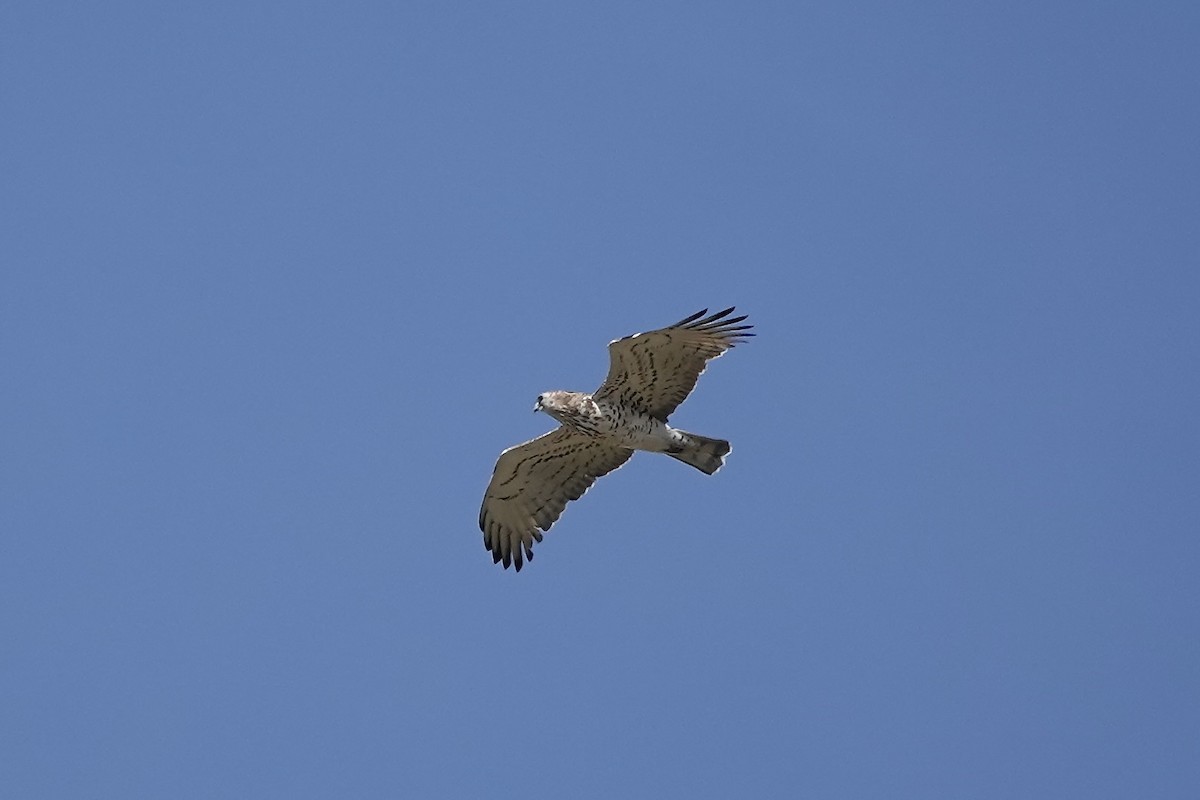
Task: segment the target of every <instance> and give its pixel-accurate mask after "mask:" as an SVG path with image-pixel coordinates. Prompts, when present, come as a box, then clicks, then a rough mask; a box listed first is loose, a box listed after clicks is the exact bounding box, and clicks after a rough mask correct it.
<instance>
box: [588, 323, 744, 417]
mask: <svg viewBox="0 0 1200 800" xmlns="http://www.w3.org/2000/svg"><path fill="white" fill-rule="evenodd" d="M732 311H733V307H732V306H731V307H730V308H727V309H725V310H724V311H719V312H717V313H716V314H713V315H712V316H708V317H705V316H704V315H705V314H707V313H708V309H707V308H706V309H704V310H703V311H700V312H698V313H696V314H692V315H691V316H690V317H688V318H687V319H681V320H680V321H679V322H676V323H675V324H674V325H670V326H668V327H666V328H662V329H660V330H657V331H649V332H647V333H636V334H634V335H633V336H626V337H625V338H624V339H617V340H615V341H612V342H609V343H608V355H609V360H610V366H609V368H608V377H606V378H605V379H604V383H603V384H601V386H600V388H599V389H597V390H596V393H595V394H594V395H593V397H595V399H597V400H607V401H608V402H612V403H619V404H620V405H622V406H627V407H632V408H635V409H637V410H640V411H644V412H646V413H647V414H649V415H650V416H652V417H655V418H657V419H660V420H663V421H665V420H666V418H667V415H668V414H670V413H671V412H672V411H674V410H675V409H676V408H677V407H678V406H679V404H680V403H682V402H683V400H684V398H686V397H687V396H688V395H689V394H691V391H692V389H694V388H696V381H697V380H698V379H699V377H700V373H702V372H704V366H705V364H706V363H708V361H709V360H710V359H713V358H716V357H717V356H719V355H721V354H723V353H724V352H725V351H726V350H728V349H729V348H731V347H733V346H734V345H736V344H739V343H740V342H742V341H744V340H745V337H747V336H753V335H754V334H753V333H746V331H748V330H750V329H751V328H752V327H754V326H753V325H738V324H737V323H739V322H741V321H742V320H744V319H746V317H745V315H743V316H740V317H732V318H727V317H729V314H730V313H732Z"/></svg>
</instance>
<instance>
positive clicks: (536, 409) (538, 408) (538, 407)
mask: <svg viewBox="0 0 1200 800" xmlns="http://www.w3.org/2000/svg"><path fill="white" fill-rule="evenodd" d="M541 410H542V401H541V400H538V401H537V402H536V403H534V404H533V413H535V414H536V413H537V412H539V411H541Z"/></svg>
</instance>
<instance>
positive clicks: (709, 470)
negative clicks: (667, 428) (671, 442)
mask: <svg viewBox="0 0 1200 800" xmlns="http://www.w3.org/2000/svg"><path fill="white" fill-rule="evenodd" d="M674 433H675V434H677V435H678V436H679V445H678V448H677V449H676V448H672V449H671V450H668V451H667V455H669V456H670V457H671V458H676V459H679V460H680V461H682V462H683V463H685V464H691V465H692V466H693V467H695V468H696V469H698V470H700V471H701V472H703V473H704V474H706V475H712V474H713V473H714V472H716V471H717V470H719V469H720V468H721V467H722V465H724V464H725V456H727V455H729V451H730V450H732V449H733V448H731V447H730V446H729V442H727V441H725V440H724V439H709V438H708V437H707V436H697V435H696V434H694V433H688V432H687V431H679V430H677V431H675V432H674Z"/></svg>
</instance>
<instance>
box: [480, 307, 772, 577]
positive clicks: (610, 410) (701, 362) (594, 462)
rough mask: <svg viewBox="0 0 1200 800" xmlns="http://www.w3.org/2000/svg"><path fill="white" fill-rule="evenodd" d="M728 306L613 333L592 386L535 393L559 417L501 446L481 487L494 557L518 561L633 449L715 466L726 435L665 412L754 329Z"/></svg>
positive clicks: (725, 448) (483, 525)
mask: <svg viewBox="0 0 1200 800" xmlns="http://www.w3.org/2000/svg"><path fill="white" fill-rule="evenodd" d="M731 313H733V308H732V307H730V308H727V309H725V310H724V311H719V312H717V313H716V314H712V315H709V316H705V315H706V314H708V309H704V310H703V311H699V312H697V313H695V314H692V315H691V316H690V317H687V318H685V319H681V320H680V321H679V322H676V323H675V324H674V325H669V326H667V327H665V328H660V329H659V330H656V331H648V332H646V333H637V334H634V335H633V336H626V337H625V338H624V339H617V340H615V341H612V342H609V344H608V354H609V361H610V365H609V368H608V376H607V377H606V378H605V379H604V383H603V384H601V385H600V388H599V389H597V390H596V391H595V392H593V393H592V394H584V393H583V392H564V391H552V392H545V393H543V394H540V395H538V398H537V404H536V405H535V406H534V411H544V412H546V413H547V414H549V415H550V416H552V417H554V418H555V419H556V420H558V421H559V422H560V423H562V424H561V425H560V426H559V427H558V428H557V429H555V430H553V431H551V432H550V433H547V434H545V435H544V436H539V437H538V438H536V439H533V440H532V441H528V442H525V443H524V444H519V445H516V446H515V447H510V448H508V449H507V450H505V451H504V452H503V453H501V454H500V460H499V461H497V462H496V469H495V471H494V472H493V473H492V480H491V482H490V483H489V484H488V487H487V492H486V493H485V494H484V496H483V508H482V509H481V510H480V512H479V528H480V530H482V531H483V543H484V546H485V547H486V548H487V549H488V550H490V551H491V553H492V560H493V561H495V562H497V563H500V562H503V564H504V568H505V569H507V568H508V567H509V566H510V565H515V566H516V568H517V571H518V572H519V571H520V570H521V567H522V565H523V564H524V562H525V561H526V560H532V559H533V543H534V541H538V542H540V541H541V540H542V533H541V531H548V530H550V526H551V525H553V524H554V523H555V521H556V520H557V519H558V518H559V516H560V515H561V514H562V512H563V509H564V508H565V507H566V505H567V503H569V502H570V501H572V500H576V499H578V498H579V497H580V496H581V495H582V494H583V493H584V492H586V491H587V490H588V488H589V487H590V486H591V485H592V484H593V483H595V482H596V479H597V478H599V477H600V476H602V475H607V474H608V473H610V472H612V471H613V470H614V469H616V468H617V467H619V466H621V465H622V464H624V463H625V462H626V461H628V460H629V458H630V457H631V456H632V455H633V452H634V451H635V450H646V451H649V452H652V453H666V454H667V455H669V456H671V457H672V458H676V459H678V460H680V461H682V462H683V463H685V464H690V465H691V466H693V467H695V468H696V469H698V470H700V471H701V472H704V473H706V474H708V475H712V474H713V473H714V472H716V471H717V470H718V469H720V468H721V466H722V464H724V463H725V456H727V455H728V454H729V452H730V450H731V448H730V446H729V442H727V441H725V440H723V439H710V438H708V437H706V436H699V435H697V434H694V433H688V432H687V431H682V430H679V429H677V428H672V427H670V426H669V425H667V417H668V415H670V414H671V412H672V411H674V410H675V409H676V407H678V406H679V404H680V403H682V402H683V401H684V398H686V397H687V396H688V394H690V393H691V391H692V389H693V388H695V386H696V381H697V379H699V377H700V373H702V372H704V367H705V365H706V364H707V363H708V362H709V361H710V360H712V359H714V358H717V357H718V356H720V355H722V354H723V353H724V352H725V351H726V350H728V349H729V348H731V347H733V346H734V345H736V344H739V343H740V342H742V341H744V340H745V338H746V337H748V336H753V335H754V334H753V333H748V332H747V331H749V330H750V329H751V328H752V327H753V326H752V325H739V324H738V323H740V322H742V321H744V320H745V319H746V317H745V316H744V315H743V316H740V317H730V316H729V315H730V314H731Z"/></svg>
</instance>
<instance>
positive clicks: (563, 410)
mask: <svg viewBox="0 0 1200 800" xmlns="http://www.w3.org/2000/svg"><path fill="white" fill-rule="evenodd" d="M534 410H535V411H545V412H546V413H547V414H549V415H550V416H552V417H554V418H555V419H556V420H558V421H559V422H561V423H562V424H563V425H566V426H567V427H569V428H572V429H574V430H576V431H579V432H580V433H582V434H584V435H585V436H592V437H594V438H596V439H601V440H604V441H607V442H609V443H610V444H612V445H613V446H614V447H624V448H628V449H630V450H648V451H650V452H653V453H663V452H666V451H667V449H668V448H670V447H671V446H672V443H673V440H672V438H671V434H672V433H674V432H675V431H673V430H672V429H671V428H670V427H669V426H668V425H667V423H665V422H663V421H662V420H658V419H655V418H654V417H652V416H650V415H649V414H647V413H646V412H644V411H640V410H638V409H636V408H630V407H628V406H623V405H620V404H619V403H612V402H609V401H600V402H597V401H596V399H595V398H594V397H592V395H590V394H584V393H582V392H564V391H553V392H546V393H545V394H542V395H540V396H539V397H538V404H537V405H536V406H535V407H534Z"/></svg>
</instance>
